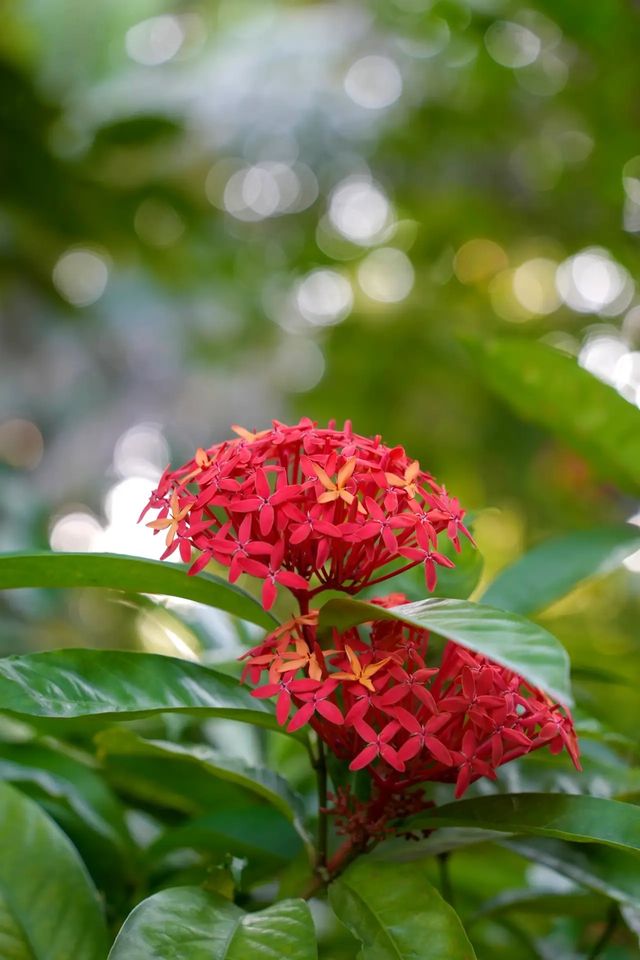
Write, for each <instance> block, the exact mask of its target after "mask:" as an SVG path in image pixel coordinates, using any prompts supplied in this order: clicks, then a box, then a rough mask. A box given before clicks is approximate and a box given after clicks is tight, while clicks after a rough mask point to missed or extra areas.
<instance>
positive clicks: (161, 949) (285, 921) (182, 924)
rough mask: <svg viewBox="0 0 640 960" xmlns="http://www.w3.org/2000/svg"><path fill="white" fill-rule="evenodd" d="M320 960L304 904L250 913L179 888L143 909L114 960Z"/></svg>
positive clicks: (127, 927)
mask: <svg viewBox="0 0 640 960" xmlns="http://www.w3.org/2000/svg"><path fill="white" fill-rule="evenodd" d="M317 955H318V954H317V948H316V942H315V932H314V928H313V921H312V919H311V914H310V913H309V908H308V907H307V905H306V903H304V901H303V900H281V901H280V903H277V904H274V905H273V906H271V907H267V908H266V910H260V911H258V912H257V913H245V912H244V911H243V910H241V909H240V907H237V906H235V904H233V903H230V902H229V901H228V900H226V899H225V898H224V897H221V896H219V895H217V894H215V893H206V892H205V891H204V890H201V889H200V888H198V887H176V888H174V889H170V890H162V891H161V892H160V893H156V894H155V895H154V896H153V897H149V899H148V900H143V901H142V903H140V904H138V906H137V907H136V908H135V910H134V911H133V913H132V914H131V915H130V916H129V917H128V918H127V920H126V921H125V924H124V926H123V928H122V930H121V931H120V933H119V934H118V936H117V937H116V940H115V943H114V945H113V947H112V948H111V952H110V953H109V957H108V960H175V958H177V957H185V958H186V957H187V956H188V958H189V960H258V958H260V960H283V958H285V957H286V958H289V960H316V958H317Z"/></svg>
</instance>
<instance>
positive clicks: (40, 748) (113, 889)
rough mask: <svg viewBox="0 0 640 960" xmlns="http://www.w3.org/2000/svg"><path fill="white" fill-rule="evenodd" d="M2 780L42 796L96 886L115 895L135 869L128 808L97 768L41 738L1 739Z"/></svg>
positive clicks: (32, 794)
mask: <svg viewBox="0 0 640 960" xmlns="http://www.w3.org/2000/svg"><path fill="white" fill-rule="evenodd" d="M0 780H2V781H7V782H10V783H13V784H15V785H17V786H18V787H19V788H20V789H21V790H22V792H23V793H27V794H28V795H29V796H31V797H33V799H34V800H36V801H38V802H39V803H40V804H41V806H43V807H44V808H45V809H46V810H47V812H48V813H49V814H50V815H51V816H52V817H53V818H54V819H55V820H56V822H57V823H58V824H60V826H61V827H62V829H63V830H64V831H65V833H67V834H68V835H69V836H70V838H71V840H72V841H73V843H74V844H75V845H76V847H77V848H78V849H79V851H80V853H81V854H82V857H83V859H84V861H85V863H86V864H87V866H88V868H89V870H90V871H91V874H92V876H93V877H94V879H95V882H96V883H97V884H98V886H99V887H100V888H101V889H103V888H107V887H108V888H109V893H110V895H117V893H118V892H119V890H120V889H121V888H122V885H123V882H125V881H126V880H128V879H131V878H132V877H133V874H134V851H135V848H134V843H133V840H132V838H131V836H130V834H129V831H128V829H127V826H126V823H125V817H124V808H123V806H122V804H121V803H120V801H119V799H118V797H117V796H116V795H115V794H114V793H113V792H112V791H111V790H110V788H109V786H108V785H107V784H106V783H105V782H104V779H103V778H102V777H100V776H99V774H98V772H97V771H96V770H95V769H92V767H91V766H89V765H87V764H86V763H83V762H81V761H80V760H79V759H77V758H76V757H74V756H71V755H70V754H68V753H66V752H64V751H63V750H61V749H56V748H55V747H54V746H52V745H50V744H43V743H0Z"/></svg>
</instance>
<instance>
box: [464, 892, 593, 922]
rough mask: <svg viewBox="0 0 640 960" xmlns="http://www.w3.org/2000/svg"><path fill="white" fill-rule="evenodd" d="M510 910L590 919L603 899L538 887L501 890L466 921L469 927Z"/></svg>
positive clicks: (548, 915)
mask: <svg viewBox="0 0 640 960" xmlns="http://www.w3.org/2000/svg"><path fill="white" fill-rule="evenodd" d="M511 910H513V911H514V912H518V911H519V912H521V913H534V914H535V913H539V914H542V916H545V917H558V916H577V917H583V918H585V917H587V918H589V919H591V918H592V917H594V916H595V917H597V916H598V913H601V912H602V910H603V901H602V898H601V897H596V896H593V895H589V894H585V893H579V892H576V893H559V892H558V891H557V890H553V891H551V890H549V891H546V890H542V891H541V890H540V889H538V888H533V889H526V890H505V891H504V893H500V894H498V896H496V897H492V898H491V899H490V900H488V901H487V902H486V903H485V904H483V906H482V907H480V909H479V910H478V911H477V912H476V913H475V914H474V916H473V918H472V919H471V920H470V921H469V926H471V924H472V923H475V922H476V921H478V920H480V919H483V918H485V917H491V916H496V915H499V914H501V913H508V912H509V911H511Z"/></svg>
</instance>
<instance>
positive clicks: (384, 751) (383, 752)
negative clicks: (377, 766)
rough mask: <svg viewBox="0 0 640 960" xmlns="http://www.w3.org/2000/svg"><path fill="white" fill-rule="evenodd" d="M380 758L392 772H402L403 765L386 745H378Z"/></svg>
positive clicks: (393, 751) (396, 754) (394, 752)
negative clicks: (391, 768)
mask: <svg viewBox="0 0 640 960" xmlns="http://www.w3.org/2000/svg"><path fill="white" fill-rule="evenodd" d="M380 756H381V757H382V759H383V760H386V761H387V763H388V764H389V766H390V767H393V769H394V770H397V771H398V773H402V772H403V770H404V763H403V762H402V760H401V759H400V757H399V756H398V753H397V752H396V751H395V750H394V749H393V747H390V746H389V744H388V743H382V744H381V745H380Z"/></svg>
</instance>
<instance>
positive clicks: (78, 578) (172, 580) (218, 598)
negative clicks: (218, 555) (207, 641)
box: [0, 553, 276, 629]
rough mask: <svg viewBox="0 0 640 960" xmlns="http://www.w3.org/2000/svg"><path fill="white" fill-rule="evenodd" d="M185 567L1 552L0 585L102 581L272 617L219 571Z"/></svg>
mask: <svg viewBox="0 0 640 960" xmlns="http://www.w3.org/2000/svg"><path fill="white" fill-rule="evenodd" d="M186 569H187V568H186V567H183V566H181V565H178V564H175V563H161V562H160V561H158V560H142V559H140V558H139V557H125V556H120V555H118V554H109V553H33V554H3V555H1V556H0V590H15V589H17V588H20V587H44V588H50V587H56V588H64V587H107V588H109V589H111V590H125V591H128V592H129V593H151V594H163V595H166V596H169V597H182V598H183V599H184V600H195V601H197V602H198V603H205V604H207V606H209V607H216V608H217V609H218V610H224V611H225V612H226V613H231V614H233V615H234V616H236V617H240V618H241V619H243V620H248V621H249V622H251V623H256V624H258V626H260V627H265V628H266V629H272V628H273V626H274V624H275V623H276V621H275V620H274V618H273V617H272V616H271V614H269V613H266V612H265V611H264V610H263V609H262V607H261V605H260V603H259V602H258V601H257V600H256V599H255V598H254V597H252V596H250V594H248V593H246V592H245V591H244V590H241V589H240V588H239V587H236V586H234V585H233V584H230V583H228V582H227V581H226V580H223V579H222V578H221V577H214V576H212V575H210V574H207V573H199V574H198V576H196V577H190V576H188V575H187V574H186Z"/></svg>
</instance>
